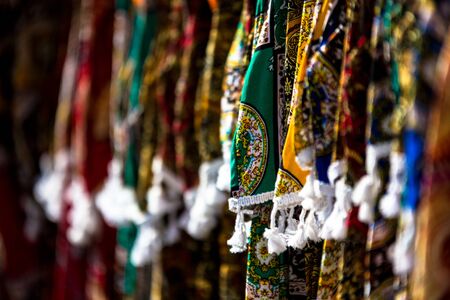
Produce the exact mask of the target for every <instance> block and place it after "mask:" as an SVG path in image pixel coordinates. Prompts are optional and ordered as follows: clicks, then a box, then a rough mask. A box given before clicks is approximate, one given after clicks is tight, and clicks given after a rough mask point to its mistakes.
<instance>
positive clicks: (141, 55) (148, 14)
mask: <svg viewBox="0 0 450 300" xmlns="http://www.w3.org/2000/svg"><path fill="white" fill-rule="evenodd" d="M122 4H123V3H122ZM155 30H156V14H155V12H154V11H151V10H147V11H140V10H139V8H136V11H135V16H134V27H133V33H132V39H131V45H130V52H129V55H128V60H127V62H126V66H128V67H130V66H131V74H130V75H129V76H130V78H124V79H125V80H128V82H129V94H128V93H126V92H125V93H124V94H128V95H129V98H128V99H126V97H123V99H122V101H124V102H128V104H125V105H124V106H125V107H128V113H131V112H133V111H134V110H136V109H137V108H138V107H139V92H140V87H141V82H142V70H143V65H144V61H145V58H146V56H147V55H148V52H149V47H150V45H151V41H152V40H153V37H154V35H155ZM134 125H135V126H132V127H131V128H130V129H129V132H128V135H129V145H128V149H127V151H126V157H125V164H124V166H125V167H124V183H125V185H126V186H128V187H132V188H136V186H137V181H138V165H139V152H138V145H137V135H138V134H139V128H140V127H139V126H136V125H137V124H134ZM137 233H138V228H137V226H135V225H129V226H123V227H120V228H119V230H118V241H117V242H118V245H119V246H120V247H122V248H123V249H124V250H125V251H126V252H127V263H126V265H125V271H124V281H123V292H124V293H125V294H127V295H131V294H134V293H135V289H136V277H137V269H136V267H134V266H133V265H132V264H131V261H130V255H131V249H132V247H133V244H134V241H135V239H136V236H137Z"/></svg>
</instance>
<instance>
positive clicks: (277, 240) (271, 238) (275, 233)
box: [264, 227, 287, 254]
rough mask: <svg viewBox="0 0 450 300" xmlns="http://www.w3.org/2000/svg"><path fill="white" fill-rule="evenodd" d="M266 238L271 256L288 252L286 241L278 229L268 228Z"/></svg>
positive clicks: (265, 232) (265, 233)
mask: <svg viewBox="0 0 450 300" xmlns="http://www.w3.org/2000/svg"><path fill="white" fill-rule="evenodd" d="M264 237H265V238H266V239H267V249H268V251H269V253H270V254H272V253H275V254H280V253H282V252H284V251H286V249H287V247H286V240H285V239H284V238H283V237H282V235H281V233H280V231H279V229H278V228H277V227H275V228H266V230H265V231H264Z"/></svg>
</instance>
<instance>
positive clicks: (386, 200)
mask: <svg viewBox="0 0 450 300" xmlns="http://www.w3.org/2000/svg"><path fill="white" fill-rule="evenodd" d="M389 177H390V178H389V184H388V188H387V192H386V194H385V195H384V196H383V197H382V198H381V200H380V204H379V209H380V212H381V214H382V215H383V216H384V217H385V218H388V219H389V218H395V217H397V216H398V214H399V213H400V204H401V197H402V193H403V189H404V186H405V182H406V178H405V156H404V154H403V153H399V152H393V153H391V156H390V169H389Z"/></svg>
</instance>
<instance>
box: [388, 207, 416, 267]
mask: <svg viewBox="0 0 450 300" xmlns="http://www.w3.org/2000/svg"><path fill="white" fill-rule="evenodd" d="M415 236H416V220H415V214H414V211H412V210H404V211H402V213H401V215H400V230H399V233H398V236H397V240H396V242H395V244H394V245H393V253H392V256H393V257H392V264H393V271H394V274H396V275H398V276H402V275H408V274H410V273H411V272H412V270H413V267H414V243H415Z"/></svg>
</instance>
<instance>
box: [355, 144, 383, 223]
mask: <svg viewBox="0 0 450 300" xmlns="http://www.w3.org/2000/svg"><path fill="white" fill-rule="evenodd" d="M390 150H391V143H380V144H376V145H368V146H367V150H366V172H367V175H365V176H363V177H362V178H361V179H360V181H359V182H358V183H357V184H356V186H355V189H354V191H353V195H352V199H353V203H354V204H356V205H359V206H360V207H359V213H358V219H359V220H360V221H361V222H363V223H366V224H370V223H373V222H374V218H375V202H376V199H377V197H378V194H379V193H380V191H381V180H380V178H379V177H378V175H377V163H378V160H379V159H380V158H382V157H386V156H388V155H389V153H390Z"/></svg>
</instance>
